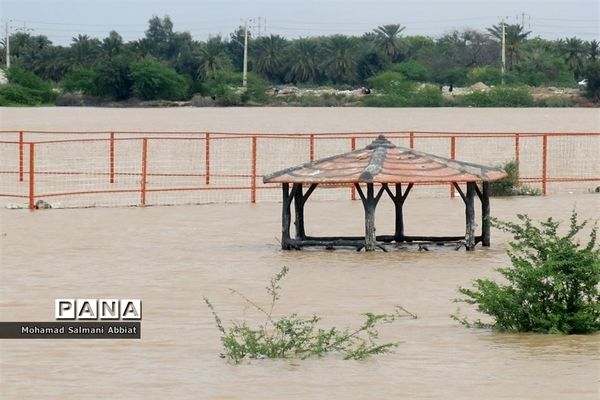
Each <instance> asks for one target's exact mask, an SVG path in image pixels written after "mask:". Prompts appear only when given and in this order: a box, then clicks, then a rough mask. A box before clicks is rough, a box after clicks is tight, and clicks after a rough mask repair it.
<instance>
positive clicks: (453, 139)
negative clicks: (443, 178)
mask: <svg viewBox="0 0 600 400" xmlns="http://www.w3.org/2000/svg"><path fill="white" fill-rule="evenodd" d="M450 158H451V159H453V160H456V136H452V137H451V138H450ZM454 196H455V193H454V185H453V184H450V198H451V199H453V198H454Z"/></svg>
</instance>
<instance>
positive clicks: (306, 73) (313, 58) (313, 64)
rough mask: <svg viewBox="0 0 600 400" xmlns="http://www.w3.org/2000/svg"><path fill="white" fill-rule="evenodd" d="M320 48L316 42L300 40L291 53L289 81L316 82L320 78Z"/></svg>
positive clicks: (296, 42)
mask: <svg viewBox="0 0 600 400" xmlns="http://www.w3.org/2000/svg"><path fill="white" fill-rule="evenodd" d="M318 57H319V47H318V46H317V43H316V42H315V41H314V40H311V39H298V40H296V41H295V42H294V44H293V45H292V48H291V51H290V57H289V58H290V60H291V63H290V64H291V65H290V67H289V72H288V75H287V79H288V80H289V81H292V82H315V81H316V80H317V79H318V77H319V62H318Z"/></svg>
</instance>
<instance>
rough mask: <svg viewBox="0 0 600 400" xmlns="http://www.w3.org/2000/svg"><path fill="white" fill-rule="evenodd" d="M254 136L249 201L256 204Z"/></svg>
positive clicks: (254, 137)
mask: <svg viewBox="0 0 600 400" xmlns="http://www.w3.org/2000/svg"><path fill="white" fill-rule="evenodd" d="M256 139H257V138H256V136H252V182H250V183H251V192H252V195H251V199H250V201H251V202H252V203H256V147H257V146H256Z"/></svg>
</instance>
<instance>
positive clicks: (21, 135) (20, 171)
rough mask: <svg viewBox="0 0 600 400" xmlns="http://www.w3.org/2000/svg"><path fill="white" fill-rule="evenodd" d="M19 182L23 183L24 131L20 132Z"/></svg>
mask: <svg viewBox="0 0 600 400" xmlns="http://www.w3.org/2000/svg"><path fill="white" fill-rule="evenodd" d="M19 182H23V131H21V132H19Z"/></svg>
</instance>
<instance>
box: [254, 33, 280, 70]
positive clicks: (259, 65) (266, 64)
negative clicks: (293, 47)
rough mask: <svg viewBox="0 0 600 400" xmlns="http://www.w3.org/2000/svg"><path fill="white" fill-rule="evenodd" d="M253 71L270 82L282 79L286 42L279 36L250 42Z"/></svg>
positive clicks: (270, 36)
mask: <svg viewBox="0 0 600 400" xmlns="http://www.w3.org/2000/svg"><path fill="white" fill-rule="evenodd" d="M252 47H253V50H252V54H253V67H254V71H255V72H257V73H259V74H262V75H264V76H265V77H266V78H267V79H270V80H279V79H280V78H282V77H283V66H284V56H285V51H286V47H287V41H286V40H285V39H284V38H282V37H281V36H279V35H269V36H265V37H260V38H258V39H255V40H254V41H253V42H252Z"/></svg>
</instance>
